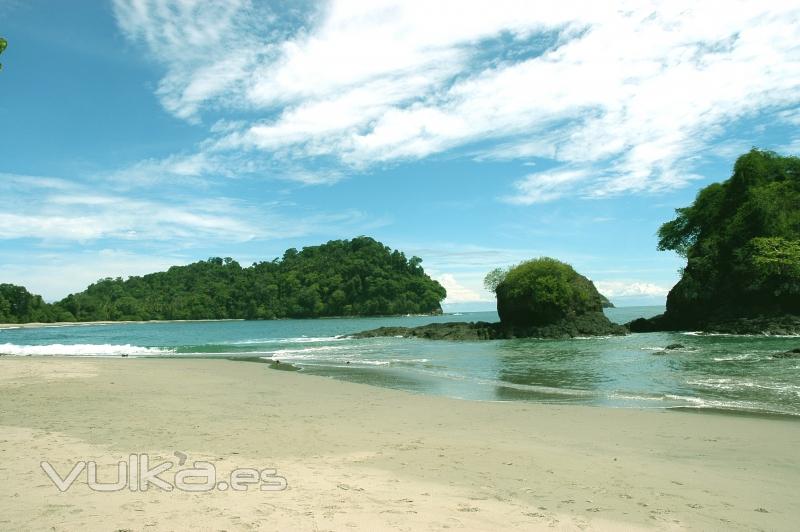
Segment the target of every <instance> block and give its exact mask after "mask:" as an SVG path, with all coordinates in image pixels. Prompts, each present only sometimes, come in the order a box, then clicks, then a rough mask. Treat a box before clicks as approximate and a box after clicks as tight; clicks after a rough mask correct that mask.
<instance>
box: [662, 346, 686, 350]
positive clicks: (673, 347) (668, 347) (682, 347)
mask: <svg viewBox="0 0 800 532" xmlns="http://www.w3.org/2000/svg"><path fill="white" fill-rule="evenodd" d="M672 349H684V345H683V344H669V345H668V346H667V347H665V348H664V350H665V351H670V350H672Z"/></svg>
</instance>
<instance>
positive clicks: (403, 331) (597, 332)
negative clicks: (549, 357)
mask: <svg viewBox="0 0 800 532" xmlns="http://www.w3.org/2000/svg"><path fill="white" fill-rule="evenodd" d="M627 333H628V330H627V329H626V328H625V327H624V326H622V325H618V324H616V323H612V322H610V321H609V320H608V318H606V317H605V316H604V315H603V314H602V313H589V314H584V315H582V316H579V317H577V318H573V319H570V320H559V321H557V322H556V323H551V324H549V325H540V326H529V327H524V326H513V325H503V324H502V323H489V322H485V321H478V322H450V323H431V324H429V325H423V326H421V327H380V328H378V329H372V330H369V331H364V332H360V333H356V334H354V335H352V338H373V337H377V336H397V337H402V338H424V339H428V340H504V339H512V338H552V339H566V338H575V337H581V336H620V335H624V334H627Z"/></svg>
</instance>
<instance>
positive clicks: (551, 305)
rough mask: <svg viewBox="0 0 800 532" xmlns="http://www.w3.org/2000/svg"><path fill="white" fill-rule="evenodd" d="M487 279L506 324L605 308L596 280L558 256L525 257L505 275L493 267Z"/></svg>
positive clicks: (555, 318) (531, 322)
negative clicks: (593, 280)
mask: <svg viewBox="0 0 800 532" xmlns="http://www.w3.org/2000/svg"><path fill="white" fill-rule="evenodd" d="M484 281H485V284H486V286H487V287H491V286H492V285H494V287H495V290H494V291H495V293H496V294H497V312H498V314H500V321H501V322H502V323H504V324H509V325H514V326H524V327H527V326H539V325H546V324H550V323H554V322H557V321H559V320H564V319H570V318H574V317H576V316H580V315H583V314H586V313H589V312H602V306H603V304H602V298H601V296H600V294H599V293H598V292H597V289H596V288H595V287H594V284H593V283H592V282H591V281H590V280H589V279H587V278H586V277H584V276H582V275H580V274H579V273H578V272H576V271H575V270H574V269H573V268H572V266H570V265H569V264H565V263H563V262H561V261H558V260H556V259H551V258H547V257H544V258H540V259H534V260H529V261H525V262H522V263H520V264H518V265H517V266H514V267H513V268H510V269H509V270H507V271H506V272H505V273H504V275H501V274H500V273H498V270H493V271H492V272H490V273H489V274H488V275H487V278H486V279H485V280H484ZM495 282H496V284H494V283H495Z"/></svg>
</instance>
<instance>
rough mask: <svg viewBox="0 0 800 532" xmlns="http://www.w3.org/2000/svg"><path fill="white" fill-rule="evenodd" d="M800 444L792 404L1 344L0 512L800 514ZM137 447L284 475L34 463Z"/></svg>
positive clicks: (64, 525)
mask: <svg viewBox="0 0 800 532" xmlns="http://www.w3.org/2000/svg"><path fill="white" fill-rule="evenodd" d="M798 448H800V421H797V420H795V419H788V418H779V417H756V416H733V415H722V414H712V413H703V414H700V413H686V412H672V411H659V410H650V411H645V410H621V409H609V408H599V407H582V406H552V405H539V404H530V403H519V402H516V403H483V402H473V401H459V400H455V399H448V398H443V397H432V396H422V395H415V394H410V393H405V392H399V391H394V390H387V389H382V388H377V387H371V386H366V385H359V384H351V383H344V382H339V381H334V380H331V379H326V378H321V377H314V376H309V375H303V374H298V373H293V372H284V371H272V370H270V369H269V368H268V367H267V365H266V364H254V363H246V362H233V361H225V360H197V359H194V360H176V359H146V360H145V359H132V358H125V359H123V358H120V359H87V358H51V357H42V358H33V357H9V356H2V357H0V480H2V482H0V529H3V530H41V529H48V530H51V529H53V530H126V529H127V530H188V529H195V530H258V529H261V530H354V529H355V530H358V529H361V530H387V529H388V530H394V529H397V530H442V529H459V530H505V529H520V530H537V529H543V530H551V529H556V530H578V529H588V530H638V529H660V530H682V529H691V530H758V529H762V530H793V529H794V528H795V526H796V523H797V521H798V519H800V509H798V505H797V504H796V503H797V489H798V486H800V461H798V460H797V458H796V457H797V449H798ZM176 451H177V452H178V453H177V454H176ZM141 453H146V454H147V455H148V457H149V459H150V464H151V466H152V465H153V464H157V463H161V462H163V461H173V462H176V464H175V466H174V467H173V468H172V469H171V470H170V471H168V472H167V473H165V474H162V475H161V478H164V479H166V480H168V481H171V482H174V478H173V477H174V472H175V470H176V469H181V468H182V467H190V465H191V464H192V463H193V462H195V461H204V462H209V463H211V464H213V465H214V466H215V467H216V472H217V481H224V480H229V479H230V472H231V471H232V470H234V469H235V468H252V469H256V470H258V471H262V470H264V469H267V468H274V469H275V470H276V472H275V474H274V477H269V479H270V480H271V481H272V480H274V479H275V478H277V477H283V478H285V479H286V482H287V484H288V487H287V489H285V490H280V491H274V490H272V489H270V490H268V491H262V490H260V489H259V484H255V483H254V484H253V485H249V486H247V487H248V488H249V489H247V490H246V491H236V490H233V489H230V488H229V489H227V490H225V491H222V490H220V489H214V490H212V491H204V492H187V491H181V490H177V489H176V490H173V491H164V490H161V489H159V488H156V487H153V486H151V487H150V489H149V490H147V491H144V492H142V491H131V490H130V489H129V487H127V486H126V487H125V489H122V490H120V491H115V492H98V491H93V490H91V489H89V486H88V485H87V474H86V472H85V471H83V472H82V473H81V474H80V475H79V476H78V477H77V479H76V481H75V483H74V484H73V485H72V487H71V488H70V489H68V490H67V491H66V492H63V493H62V492H60V491H59V490H58V489H57V488H56V487H55V485H54V484H53V482H52V481H51V480H50V479H49V478H48V477H47V476H46V475H45V473H44V472H43V470H42V469H41V467H40V463H41V462H42V461H47V462H48V463H50V464H52V466H53V467H54V468H55V470H56V471H57V472H58V473H59V474H60V475H61V476H62V477H63V476H66V474H67V473H68V472H69V470H70V469H71V468H72V467H73V466H74V465H75V463H76V462H78V461H84V462H90V461H93V462H95V463H96V464H97V472H98V473H97V477H98V479H99V481H100V482H112V481H114V480H117V473H118V472H117V463H118V462H119V461H126V462H130V455H131V454H136V455H139V454H141ZM182 456H185V457H186V463H185V465H184V466H179V465H178V464H177V462H178V461H179V460H180V458H181V457H182ZM226 486H227V483H226ZM240 487H241V486H240ZM274 487H275V485H272V488H274Z"/></svg>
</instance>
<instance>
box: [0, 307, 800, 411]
mask: <svg viewBox="0 0 800 532" xmlns="http://www.w3.org/2000/svg"><path fill="white" fill-rule="evenodd" d="M662 311H663V308H661V307H627V308H619V309H608V310H607V311H606V313H607V315H608V316H609V318H611V319H612V320H614V321H617V322H620V323H623V322H626V321H629V320H631V319H633V318H636V317H640V316H645V317H647V316H652V315H654V314H657V313H659V312H662ZM465 320H466V321H475V320H485V321H496V320H497V314H496V313H494V312H482V313H465V314H463V315H460V314H456V315H445V316H435V317H434V316H414V317H411V316H409V317H391V318H354V319H349V318H348V319H323V320H283V321H227V322H183V323H140V324H111V325H75V326H53V327H42V328H35V329H24V328H7V329H1V330H0V353H6V354H7V355H20V356H25V355H30V356H43V355H70V356H121V355H122V354H127V355H129V356H131V357H159V356H169V357H224V358H242V359H252V358H253V357H256V358H258V359H263V360H265V361H268V360H280V361H281V362H283V363H291V364H293V365H296V366H298V367H300V368H301V372H304V373H309V374H314V375H324V376H328V377H333V378H337V379H341V380H347V381H354V382H361V383H367V384H373V385H378V386H386V387H390V388H397V389H402V390H409V391H414V392H418V393H427V394H436V395H445V396H450V397H458V398H464V399H475V400H490V401H497V400H500V401H536V402H547V403H577V404H591V405H605V406H615V407H645V408H675V407H685V408H711V409H726V410H736V411H750V412H771V413H782V414H792V415H800V359H774V358H772V356H771V355H773V354H775V353H778V352H782V351H786V350H788V349H792V348H795V347H800V338H797V337H758V336H720V335H701V334H695V333H647V334H632V335H629V336H626V337H609V338H590V339H589V338H587V339H572V340H497V341H490V342H444V341H426V340H421V339H402V338H371V339H364V340H353V339H350V338H347V337H346V335H348V334H350V333H354V332H357V331H361V330H365V329H372V328H375V327H380V326H384V325H402V326H415V325H422V324H425V323H431V322H443V321H465ZM673 343H680V344H683V345H684V346H685V349H679V350H675V351H670V352H668V353H663V352H662V351H661V348H662V347H664V346H666V345H669V344H673ZM264 370H265V371H267V370H268V369H267V367H266V366H265V367H264Z"/></svg>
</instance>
